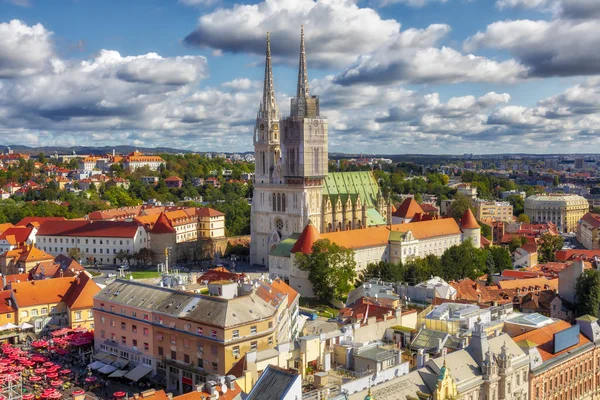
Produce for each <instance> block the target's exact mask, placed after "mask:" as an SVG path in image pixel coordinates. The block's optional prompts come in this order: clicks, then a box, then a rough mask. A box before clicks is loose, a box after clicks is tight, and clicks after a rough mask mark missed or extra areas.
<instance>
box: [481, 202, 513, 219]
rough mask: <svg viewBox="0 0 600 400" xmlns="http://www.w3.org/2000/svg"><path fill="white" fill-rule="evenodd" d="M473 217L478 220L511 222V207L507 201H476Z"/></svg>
mask: <svg viewBox="0 0 600 400" xmlns="http://www.w3.org/2000/svg"><path fill="white" fill-rule="evenodd" d="M475 217H476V218H477V219H478V220H480V221H481V220H484V219H491V220H494V221H503V222H512V221H513V206H512V205H511V204H510V203H509V202H508V201H483V200H482V201H476V202H475Z"/></svg>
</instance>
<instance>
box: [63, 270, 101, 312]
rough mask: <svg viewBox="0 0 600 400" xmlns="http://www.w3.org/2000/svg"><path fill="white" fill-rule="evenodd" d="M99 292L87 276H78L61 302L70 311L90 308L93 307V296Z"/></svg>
mask: <svg viewBox="0 0 600 400" xmlns="http://www.w3.org/2000/svg"><path fill="white" fill-rule="evenodd" d="M99 291H100V286H98V285H97V284H96V282H94V281H93V280H92V279H91V278H90V277H89V276H88V275H87V274H80V275H79V276H78V277H77V278H75V282H74V283H73V284H72V285H71V287H70V288H69V290H68V291H67V293H66V294H65V297H64V299H63V301H64V302H65V304H66V305H67V306H68V307H69V308H70V309H71V310H80V309H84V308H91V307H92V306H93V305H94V296H95V295H96V294H98V292H99Z"/></svg>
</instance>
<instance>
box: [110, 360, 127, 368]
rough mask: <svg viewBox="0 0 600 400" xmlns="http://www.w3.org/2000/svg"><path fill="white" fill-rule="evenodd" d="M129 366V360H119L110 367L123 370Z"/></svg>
mask: <svg viewBox="0 0 600 400" xmlns="http://www.w3.org/2000/svg"><path fill="white" fill-rule="evenodd" d="M127 364H129V360H126V359H124V358H119V359H118V360H117V361H115V362H113V363H112V364H110V365H112V366H114V367H117V368H119V369H123V368H125V367H126V366H127Z"/></svg>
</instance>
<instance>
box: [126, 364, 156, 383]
mask: <svg viewBox="0 0 600 400" xmlns="http://www.w3.org/2000/svg"><path fill="white" fill-rule="evenodd" d="M150 372H152V368H150V367H147V366H145V365H142V364H140V365H138V366H137V367H135V368H134V369H132V370H131V371H129V372H128V373H127V374H126V375H125V378H127V379H129V380H132V381H134V382H137V381H139V380H140V379H142V378H143V377H144V376H146V375H148V374H149V373H150Z"/></svg>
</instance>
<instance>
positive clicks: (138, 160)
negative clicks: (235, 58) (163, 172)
mask: <svg viewBox="0 0 600 400" xmlns="http://www.w3.org/2000/svg"><path fill="white" fill-rule="evenodd" d="M161 165H165V160H163V158H162V157H160V156H151V155H146V154H142V153H141V152H139V151H137V150H136V151H134V152H132V153H129V154H128V155H126V156H125V158H124V159H123V168H125V169H128V170H130V171H135V170H136V169H139V168H142V167H148V168H149V169H150V170H151V171H156V170H157V169H159V168H160V166H161Z"/></svg>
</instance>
